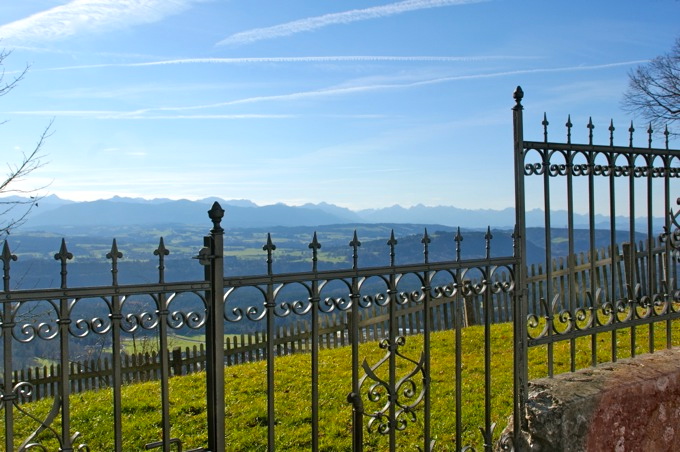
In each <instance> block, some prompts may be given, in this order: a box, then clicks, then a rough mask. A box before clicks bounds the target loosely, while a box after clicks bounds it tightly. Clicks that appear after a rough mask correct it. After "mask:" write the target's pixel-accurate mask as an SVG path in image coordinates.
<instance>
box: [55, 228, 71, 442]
mask: <svg viewBox="0 0 680 452" xmlns="http://www.w3.org/2000/svg"><path fill="white" fill-rule="evenodd" d="M54 259H55V260H58V261H61V288H62V289H66V288H67V286H68V285H67V279H66V278H67V275H68V272H67V270H66V261H67V260H70V259H73V254H71V253H69V252H68V250H67V249H66V241H65V240H64V239H61V248H60V250H59V252H58V253H57V254H55V255H54ZM57 324H58V325H59V361H60V362H59V366H60V372H59V394H58V395H56V396H55V397H59V398H60V399H61V444H62V448H61V449H60V450H61V451H64V452H70V451H72V450H73V445H72V444H71V433H70V432H71V404H70V395H71V385H70V384H69V371H70V368H71V366H70V365H69V353H70V352H69V325H70V324H71V316H70V312H69V306H68V299H67V298H65V297H62V298H61V299H60V300H59V320H57Z"/></svg>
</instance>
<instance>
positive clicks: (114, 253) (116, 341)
mask: <svg viewBox="0 0 680 452" xmlns="http://www.w3.org/2000/svg"><path fill="white" fill-rule="evenodd" d="M122 257H123V253H121V252H120V251H118V245H117V244H116V239H113V244H112V246H111V251H110V252H109V253H108V254H107V255H106V258H107V259H111V278H112V283H111V286H112V287H113V291H114V294H113V295H112V296H111V315H110V317H111V352H112V356H111V361H112V364H113V426H114V428H113V437H114V448H115V450H116V452H122V450H123V425H122V424H123V415H122V396H121V388H122V385H123V379H122V373H121V367H122V363H121V356H120V351H121V339H120V328H121V321H122V320H123V315H122V312H121V311H122V306H121V304H122V300H121V297H120V296H119V295H117V293H116V292H117V289H116V288H117V286H118V259H121V258H122Z"/></svg>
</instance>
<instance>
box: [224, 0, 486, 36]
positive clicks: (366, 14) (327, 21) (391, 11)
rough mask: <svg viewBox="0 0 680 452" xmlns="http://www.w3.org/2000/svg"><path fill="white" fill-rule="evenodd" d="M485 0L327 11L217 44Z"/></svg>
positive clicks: (419, 0) (412, 1)
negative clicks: (326, 12)
mask: <svg viewBox="0 0 680 452" xmlns="http://www.w3.org/2000/svg"><path fill="white" fill-rule="evenodd" d="M481 1H486V0H404V1H401V2H397V3H391V4H389V5H383V6H374V7H372V8H365V9H353V10H350V11H343V12H339V13H330V14H324V15H322V16H315V17H307V18H305V19H300V20H295V21H292V22H287V23H285V24H280V25H274V26H272V27H264V28H255V29H253V30H248V31H243V32H240V33H236V34H233V35H231V36H229V37H228V38H226V39H223V40H222V41H220V42H218V43H217V45H229V44H231V45H240V44H248V43H251V42H256V41H262V40H265V39H273V38H279V37H282V36H290V35H293V34H296V33H302V32H306V31H312V30H317V29H319V28H323V27H327V26H329V25H336V24H348V23H351V22H357V21H360V20H369V19H378V18H381V17H387V16H393V15H395V14H402V13H406V12H409V11H416V10H420V9H428V8H439V7H442V6H452V5H466V4H470V3H479V2H481Z"/></svg>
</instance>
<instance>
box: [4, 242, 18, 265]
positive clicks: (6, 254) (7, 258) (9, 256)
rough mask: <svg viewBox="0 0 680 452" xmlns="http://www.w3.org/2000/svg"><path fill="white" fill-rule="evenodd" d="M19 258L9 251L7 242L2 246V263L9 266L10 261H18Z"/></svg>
mask: <svg viewBox="0 0 680 452" xmlns="http://www.w3.org/2000/svg"><path fill="white" fill-rule="evenodd" d="M17 259H18V258H17V257H16V255H14V254H12V253H11V252H10V250H9V244H8V243H7V240H5V244H4V245H3V246H2V261H3V262H4V263H5V265H8V264H9V262H10V261H16V260H17Z"/></svg>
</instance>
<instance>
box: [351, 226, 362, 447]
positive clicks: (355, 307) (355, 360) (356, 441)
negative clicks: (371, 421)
mask: <svg viewBox="0 0 680 452" xmlns="http://www.w3.org/2000/svg"><path fill="white" fill-rule="evenodd" d="M349 246H351V247H352V270H354V275H352V293H350V294H349V297H350V300H351V301H350V307H351V312H350V325H349V330H350V342H351V344H352V393H351V394H350V395H349V397H348V399H349V401H350V402H351V403H352V451H353V452H361V451H363V450H364V426H363V422H364V421H363V412H364V407H363V402H362V400H361V394H360V392H359V390H360V388H359V299H360V298H361V294H360V293H359V273H358V271H357V270H358V258H359V255H358V248H359V247H360V246H361V242H360V241H359V239H358V237H357V231H356V230H354V237H353V239H352V241H351V242H349Z"/></svg>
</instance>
